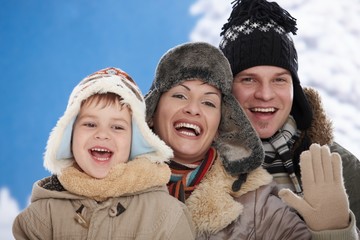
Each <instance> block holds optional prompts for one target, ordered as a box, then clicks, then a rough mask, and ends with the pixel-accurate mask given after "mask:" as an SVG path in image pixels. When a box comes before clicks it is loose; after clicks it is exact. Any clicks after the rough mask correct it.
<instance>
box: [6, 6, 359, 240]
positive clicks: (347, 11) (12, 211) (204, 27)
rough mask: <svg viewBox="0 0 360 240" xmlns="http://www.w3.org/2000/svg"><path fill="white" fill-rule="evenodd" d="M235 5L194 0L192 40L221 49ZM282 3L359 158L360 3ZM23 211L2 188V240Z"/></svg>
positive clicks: (307, 77)
mask: <svg viewBox="0 0 360 240" xmlns="http://www.w3.org/2000/svg"><path fill="white" fill-rule="evenodd" d="M230 3H231V1H224V0H197V1H194V3H193V4H192V5H191V7H190V9H189V13H190V14H191V15H192V16H195V17H197V19H198V20H197V22H196V24H195V25H194V27H193V29H192V31H191V32H189V33H188V40H190V41H207V42H210V43H212V44H214V45H216V46H217V45H218V43H219V41H220V37H219V33H220V29H221V27H222V25H223V24H224V23H225V22H226V20H227V18H228V16H229V14H230V11H231V4H230ZM278 3H279V4H280V5H281V6H283V7H284V8H285V9H287V10H288V11H289V12H290V13H291V15H292V16H293V17H295V18H297V20H298V21H297V22H298V28H299V30H298V34H297V35H296V36H294V41H295V44H296V46H297V50H298V56H299V76H300V79H301V82H302V85H303V86H311V87H314V88H316V89H318V90H319V92H320V94H321V96H322V99H323V103H324V105H325V109H326V111H327V113H328V114H329V116H330V117H331V118H332V119H333V123H334V127H335V140H336V141H337V142H339V143H340V144H341V145H343V146H344V147H346V148H347V149H348V150H350V151H351V152H352V153H353V154H355V155H356V156H357V157H358V158H359V157H360V145H359V144H360V121H359V119H360V113H359V112H360V104H359V101H360V83H359V81H358V77H359V76H360V47H359V43H360V27H359V23H360V1H359V0H342V1H325V0H291V1H290V0H279V1H278ZM169 17H170V16H169ZM179 21H181V18H180V19H179ZM159 54H162V53H159ZM146 91H147V89H143V92H146ZM19 211H20V209H19V205H18V203H17V201H16V200H15V199H13V198H12V197H11V194H10V192H9V190H8V189H7V188H2V189H0V239H12V235H11V225H12V221H13V219H14V218H15V216H16V215H17V214H18V213H19Z"/></svg>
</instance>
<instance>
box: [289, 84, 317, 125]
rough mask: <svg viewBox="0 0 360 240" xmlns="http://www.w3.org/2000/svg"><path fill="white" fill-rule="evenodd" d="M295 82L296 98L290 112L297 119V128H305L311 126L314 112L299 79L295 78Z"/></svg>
mask: <svg viewBox="0 0 360 240" xmlns="http://www.w3.org/2000/svg"><path fill="white" fill-rule="evenodd" d="M293 82H294V100H293V105H292V108H291V113H290V114H291V116H293V118H294V119H295V122H296V126H297V128H298V129H300V130H305V129H308V128H309V127H310V126H311V122H312V118H313V112H312V109H311V107H310V104H309V102H308V100H307V98H306V96H305V93H304V90H303V89H302V87H301V85H300V83H299V81H296V80H295V79H293Z"/></svg>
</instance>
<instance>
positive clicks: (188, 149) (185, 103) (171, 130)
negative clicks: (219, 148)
mask: <svg viewBox="0 0 360 240" xmlns="http://www.w3.org/2000/svg"><path fill="white" fill-rule="evenodd" d="M220 119H221V92H220V90H218V89H217V88H215V87H213V86H211V85H209V84H206V83H204V82H203V81H201V80H198V79H194V80H191V81H185V82H182V83H180V84H179V85H176V86H174V87H173V88H171V89H170V90H169V91H167V92H165V93H163V94H162V95H161V97H160V100H159V103H158V105H157V108H156V111H155V113H154V118H153V123H154V125H153V129H154V132H155V133H156V134H158V135H159V137H160V138H161V139H162V140H163V141H164V142H165V143H166V144H167V145H169V146H170V147H171V148H172V149H173V151H174V161H176V162H180V163H193V162H196V161H199V160H202V159H204V156H205V154H206V153H207V151H208V149H209V147H210V146H211V144H212V142H213V140H214V138H215V136H216V134H217V130H218V127H219V124H220Z"/></svg>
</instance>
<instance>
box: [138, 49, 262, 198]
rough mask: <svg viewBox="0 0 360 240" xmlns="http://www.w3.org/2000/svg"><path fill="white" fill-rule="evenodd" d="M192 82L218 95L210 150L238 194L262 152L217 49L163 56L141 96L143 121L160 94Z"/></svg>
mask: <svg viewBox="0 0 360 240" xmlns="http://www.w3.org/2000/svg"><path fill="white" fill-rule="evenodd" d="M194 78H200V79H202V80H203V81H204V82H206V83H208V84H210V85H212V86H214V87H216V88H218V89H220V91H221V93H222V110H221V111H222V118H221V122H220V126H219V129H218V132H219V135H218V137H217V138H216V139H215V141H214V146H215V148H216V149H217V150H218V152H219V154H220V156H221V160H222V163H223V165H224V167H225V169H226V171H227V172H228V173H229V174H231V175H232V176H238V177H239V180H237V181H235V182H234V184H233V190H234V191H238V190H239V189H240V186H241V184H242V182H244V181H245V180H246V175H247V173H249V172H250V171H252V170H254V169H255V168H257V167H259V166H260V165H261V164H262V161H263V157H264V151H263V148H262V144H261V141H260V139H259V137H258V135H257V134H256V132H255V130H254V129H253V127H252V125H251V123H250V121H249V120H248V118H247V117H246V115H245V113H244V111H243V110H242V108H241V107H240V105H239V103H238V102H237V100H236V99H235V97H234V96H233V95H232V93H231V88H232V81H233V75H232V71H231V68H230V64H229V62H228V60H227V59H226V57H225V56H224V55H223V53H222V52H221V51H220V50H219V49H218V48H216V47H214V46H212V45H210V44H208V43H204V42H194V43H185V44H182V45H179V46H176V47H174V48H172V49H170V50H169V51H168V52H166V53H165V54H164V55H163V56H162V58H161V59H160V61H159V63H158V66H157V69H156V73H155V79H154V81H153V83H152V85H151V87H150V90H149V92H148V93H147V94H146V95H145V102H146V107H147V109H146V120H147V121H148V122H149V121H150V120H151V119H152V117H153V115H154V112H155V110H156V106H157V104H158V102H159V99H160V96H161V95H162V93H164V92H166V91H168V90H169V89H170V88H172V87H174V86H176V85H178V84H179V83H181V82H183V81H186V80H190V79H194Z"/></svg>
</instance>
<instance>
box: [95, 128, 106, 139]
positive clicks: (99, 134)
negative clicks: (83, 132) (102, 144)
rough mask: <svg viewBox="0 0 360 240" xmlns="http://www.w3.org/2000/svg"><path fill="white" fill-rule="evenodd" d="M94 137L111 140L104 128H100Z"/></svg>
mask: <svg viewBox="0 0 360 240" xmlns="http://www.w3.org/2000/svg"><path fill="white" fill-rule="evenodd" d="M94 137H95V138H96V139H98V140H108V139H110V134H109V132H108V130H106V129H105V128H104V127H98V128H97V130H96V132H95V135H94Z"/></svg>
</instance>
